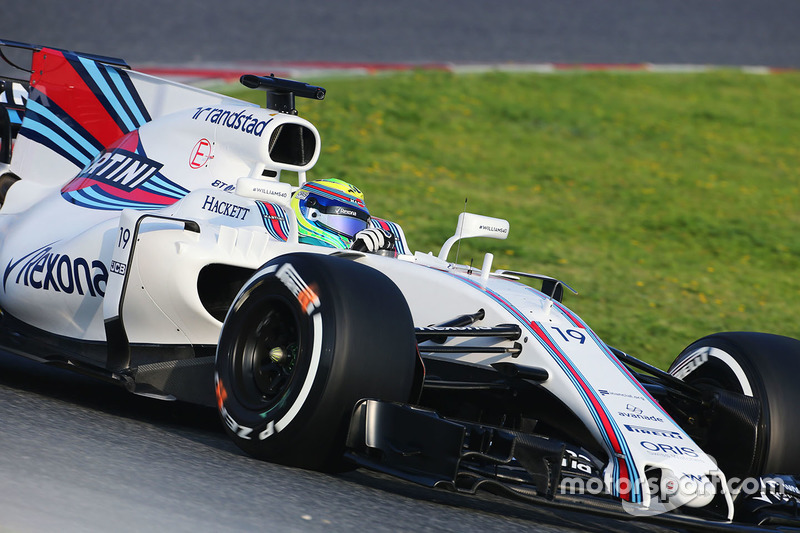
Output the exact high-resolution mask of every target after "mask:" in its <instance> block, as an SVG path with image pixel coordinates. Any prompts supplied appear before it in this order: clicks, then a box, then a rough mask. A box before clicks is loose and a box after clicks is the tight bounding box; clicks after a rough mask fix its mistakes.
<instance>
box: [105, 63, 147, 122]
mask: <svg viewBox="0 0 800 533" xmlns="http://www.w3.org/2000/svg"><path fill="white" fill-rule="evenodd" d="M106 72H108V73H109V74H110V75H111V80H112V81H113V82H114V85H115V86H116V88H117V90H119V93H120V94H121V95H122V97H123V98H124V99H125V103H127V104H128V107H129V108H130V110H131V111H132V112H133V114H134V118H135V119H136V120H137V121H138V123H139V124H138V125H139V126H141V125H142V124H145V123H146V122H147V120H145V118H144V115H142V112H141V110H140V109H139V106H137V105H136V103H135V102H134V101H133V98H132V97H131V93H130V92H129V91H128V87H126V86H125V82H124V81H122V77H121V76H120V75H119V71H117V69H115V68H106Z"/></svg>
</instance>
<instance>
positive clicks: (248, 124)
mask: <svg viewBox="0 0 800 533" xmlns="http://www.w3.org/2000/svg"><path fill="white" fill-rule="evenodd" d="M247 111H249V110H248V109H242V110H241V111H237V112H235V113H234V112H233V111H231V110H230V109H219V108H216V107H198V108H197V111H196V112H195V114H194V115H192V119H194V120H203V121H205V122H211V123H212V124H219V125H220V126H225V127H226V128H230V129H232V130H239V131H243V132H245V133H250V134H251V135H255V136H256V137H261V134H262V133H264V128H266V127H267V124H269V123H270V122H272V119H269V120H258V117H254V116H253V113H248V114H247V115H245V113H246V112H247ZM204 113H205V116H203V114H204Z"/></svg>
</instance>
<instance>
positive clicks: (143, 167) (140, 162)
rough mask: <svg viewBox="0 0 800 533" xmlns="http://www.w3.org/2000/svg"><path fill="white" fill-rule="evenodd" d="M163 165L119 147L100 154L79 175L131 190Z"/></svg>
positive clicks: (79, 176)
mask: <svg viewBox="0 0 800 533" xmlns="http://www.w3.org/2000/svg"><path fill="white" fill-rule="evenodd" d="M162 166H164V165H162V164H161V163H159V162H157V161H153V160H152V159H148V158H146V157H144V156H142V155H139V154H135V153H133V152H129V151H127V150H122V149H120V148H118V149H116V150H114V151H112V152H105V153H104V154H102V155H100V157H98V158H97V159H95V160H94V161H92V162H91V163H90V164H89V166H88V167H86V168H85V169H83V170H82V171H81V173H80V174H78V176H77V177H78V178H85V179H92V180H95V181H99V182H101V183H107V184H109V185H113V186H114V187H117V188H119V189H123V190H126V191H128V192H130V191H133V190H135V189H136V188H137V187H138V186H140V185H141V184H142V183H144V182H145V181H147V180H148V179H150V178H151V177H152V176H153V175H155V174H156V173H157V172H158V171H159V170H161V167H162Z"/></svg>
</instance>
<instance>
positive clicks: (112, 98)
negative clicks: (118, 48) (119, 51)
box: [79, 57, 136, 132]
mask: <svg viewBox="0 0 800 533" xmlns="http://www.w3.org/2000/svg"><path fill="white" fill-rule="evenodd" d="M79 59H80V62H81V64H83V66H84V67H85V68H86V70H87V71H89V74H90V75H91V76H92V79H93V80H94V81H95V83H97V86H98V87H99V88H100V90H101V91H102V92H103V94H104V95H105V97H106V99H107V100H108V102H109V103H110V104H111V106H112V107H113V108H114V111H116V112H117V115H118V116H119V118H121V119H122V121H123V122H124V123H125V126H126V127H127V128H128V131H129V132H130V131H133V130H135V129H136V126H135V125H134V124H133V122H132V121H131V118H130V117H129V116H128V115H127V113H125V110H124V109H122V106H121V105H120V103H119V100H117V97H116V95H115V94H114V92H113V91H112V90H111V87H109V85H108V83H106V80H105V78H103V75H102V73H101V72H100V70H99V69H98V68H97V63H95V62H94V61H92V60H90V59H86V58H83V57H79Z"/></svg>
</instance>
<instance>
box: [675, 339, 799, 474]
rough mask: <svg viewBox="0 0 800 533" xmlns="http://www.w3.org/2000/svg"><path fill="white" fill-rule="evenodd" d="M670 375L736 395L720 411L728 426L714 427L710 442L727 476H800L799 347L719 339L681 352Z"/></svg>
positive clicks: (774, 341) (781, 341) (782, 342)
mask: <svg viewBox="0 0 800 533" xmlns="http://www.w3.org/2000/svg"><path fill="white" fill-rule="evenodd" d="M669 373H670V374H672V375H674V376H676V377H678V378H680V379H682V380H683V381H686V382H687V383H690V384H692V385H695V386H696V387H698V388H700V389H706V390H709V391H715V390H716V391H727V392H732V393H737V394H734V395H729V396H727V397H726V399H725V405H726V407H725V409H717V413H722V416H721V417H720V418H721V419H722V420H724V422H719V421H718V422H717V423H716V424H714V423H712V426H711V427H710V430H709V431H708V437H707V438H708V440H709V442H708V443H707V445H708V447H709V449H707V450H706V451H708V452H709V453H711V454H712V455H714V456H715V457H716V458H717V459H718V460H719V463H720V466H721V467H722V469H723V471H726V469H728V471H726V473H727V474H728V475H729V476H731V475H736V476H739V477H740V478H745V477H749V476H759V475H763V474H775V473H785V474H796V473H800V454H798V453H797V443H798V442H800V424H798V421H797V409H798V406H800V387H798V376H800V341H798V340H796V339H792V338H789V337H782V336H779V335H770V334H766V333H750V332H736V333H717V334H714V335H710V336H708V337H704V338H702V339H700V340H698V341H696V342H695V343H693V344H691V345H690V346H689V347H687V348H686V349H685V350H683V352H681V354H680V355H679V356H678V358H677V359H676V360H675V362H673V363H672V365H671V366H670V368H669ZM740 395H741V396H740ZM742 396H744V397H745V398H743V397H742ZM754 400H755V401H754ZM753 419H755V420H757V423H756V424H755V425H753V424H752V423H750V421H751V420H753ZM701 444H702V443H701Z"/></svg>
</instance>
